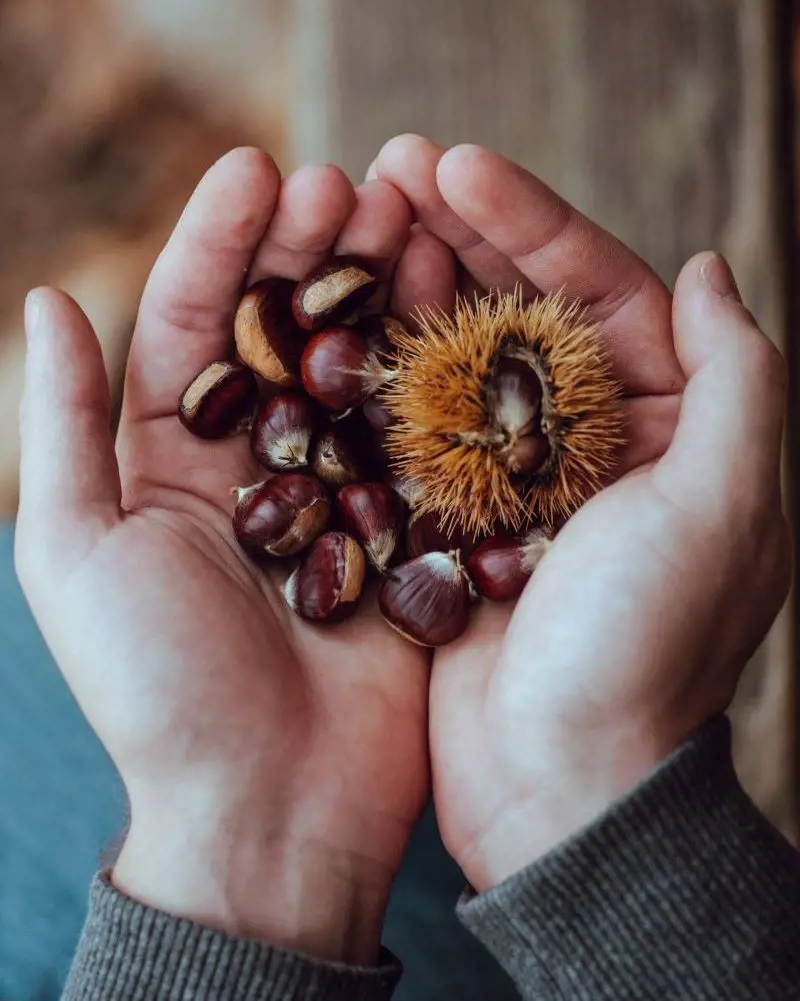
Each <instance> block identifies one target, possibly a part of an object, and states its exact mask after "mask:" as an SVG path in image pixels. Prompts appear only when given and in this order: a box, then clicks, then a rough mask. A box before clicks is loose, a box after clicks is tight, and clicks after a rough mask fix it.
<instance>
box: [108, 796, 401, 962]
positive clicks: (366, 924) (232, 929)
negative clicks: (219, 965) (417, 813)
mask: <svg viewBox="0 0 800 1001" xmlns="http://www.w3.org/2000/svg"><path fill="white" fill-rule="evenodd" d="M392 876H393V873H391V872H388V871H387V870H385V869H384V868H383V867H382V866H380V865H379V864H378V863H376V862H375V861H374V860H371V859H368V858H366V857H363V856H360V855H358V854H357V853H355V852H351V851H347V850H343V849H341V848H337V847H336V846H333V845H330V844H328V843H326V842H325V841H324V840H321V839H318V838H315V837H306V836H304V835H302V834H300V833H293V832H292V831H291V830H290V829H289V828H288V826H287V825H284V824H283V823H276V822H275V819H274V816H271V815H270V811H269V810H266V809H263V808H261V807H259V809H258V811H248V812H239V811H238V810H230V811H225V812H211V811H208V810H207V809H199V810H194V809H192V808H186V807H185V805H184V806H182V807H179V806H177V805H175V804H172V805H169V806H167V805H166V804H164V805H163V806H162V807H161V808H156V805H155V804H148V806H146V807H145V806H143V805H142V804H141V803H139V804H134V805H133V809H132V816H131V824H130V828H129V830H128V832H127V835H126V838H125V842H124V844H123V847H122V850H121V852H120V855H119V858H118V860H117V863H116V865H115V866H114V869H113V872H112V877H111V878H112V882H113V883H114V885H115V886H116V887H117V888H118V889H119V890H121V891H122V892H123V893H125V894H126V895H127V896H129V897H131V898H132V899H134V900H137V901H139V902H140V903H143V904H145V905H147V906H149V907H154V908H157V909H158V910H162V911H165V912H167V913H169V914H172V915H174V916H176V917H182V918H186V919H188V920H191V921H195V922H197V923H198V924H203V925H206V926H208V927H212V928H216V929H218V930H220V931H224V932H227V933H228V934H231V935H237V936H241V937H246V938H254V939H259V940H262V941H266V942H269V943H270V944H272V945H275V946H278V947H280V948H284V949H291V950H294V951H297V952H302V953H305V954H306V955H310V956H314V957H317V958H320V959H326V960H331V961H338V962H343V963H348V964H350V965H364V966H369V965H374V964H375V963H376V962H377V959H378V953H379V950H380V938H381V930H382V925H383V918H384V914H385V910H386V906H387V902H388V897H389V891H390V889H391V880H392Z"/></svg>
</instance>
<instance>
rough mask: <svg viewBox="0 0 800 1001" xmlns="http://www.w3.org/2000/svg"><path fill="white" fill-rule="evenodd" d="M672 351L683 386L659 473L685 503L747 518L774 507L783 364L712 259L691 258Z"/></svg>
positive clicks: (677, 303) (681, 283) (679, 290)
mask: <svg viewBox="0 0 800 1001" xmlns="http://www.w3.org/2000/svg"><path fill="white" fill-rule="evenodd" d="M674 317H675V321H674V326H675V347H676V350H677V353H678V357H679V359H680V361H681V364H682V365H683V368H684V370H685V372H686V376H687V378H688V383H687V386H686V390H685V392H684V394H683V402H682V405H681V412H680V418H679V421H678V427H677V430H676V432H675V437H674V439H673V442H672V445H671V446H670V448H669V450H668V451H667V454H666V455H665V456H664V458H663V459H662V460H661V462H660V463H659V464H658V465H657V466H656V469H655V473H656V475H657V477H658V480H659V482H660V483H661V484H662V485H663V486H664V487H665V489H669V490H671V491H672V494H673V495H674V496H678V497H679V498H680V500H681V501H682V502H685V501H686V500H694V501H696V502H698V503H701V504H705V505H706V507H707V509H708V510H716V509H717V507H718V506H719V504H720V503H722V502H724V503H731V504H735V505H737V506H738V507H739V508H740V510H741V511H742V512H743V514H744V516H745V517H749V516H751V515H752V514H753V512H755V511H756V510H758V509H759V507H760V506H762V505H764V504H765V503H771V504H778V503H779V499H780V492H779V480H780V459H781V439H782V434H783V422H784V416H785V408H786V383H787V372H786V364H785V362H784V361H783V358H782V357H781V355H780V353H779V352H778V350H777V348H776V347H775V346H774V345H773V344H772V343H771V342H770V341H769V339H768V338H767V337H766V336H765V335H764V334H763V333H762V332H761V330H760V329H759V328H758V326H757V324H756V322H755V320H754V319H753V317H752V315H751V314H750V313H749V312H748V311H747V310H746V309H745V308H744V306H742V304H741V301H740V299H739V295H738V292H737V290H736V286H735V283H734V281H733V276H732V275H731V272H730V269H729V268H728V265H727V264H726V263H725V261H724V260H723V259H722V258H721V257H719V256H718V255H716V254H713V253H704V254H699V255H697V256H696V257H694V258H692V260H691V261H689V263H688V264H686V265H685V267H684V268H683V270H682V271H681V273H680V275H679V277H678V282H677V284H676V287H675V299H674Z"/></svg>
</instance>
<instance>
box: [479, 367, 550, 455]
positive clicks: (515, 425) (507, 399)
mask: <svg viewBox="0 0 800 1001" xmlns="http://www.w3.org/2000/svg"><path fill="white" fill-rule="evenodd" d="M486 401H487V405H488V408H489V414H490V417H491V418H492V421H493V423H494V424H496V425H497V426H498V427H500V428H501V429H502V430H503V431H505V432H506V433H507V434H508V435H510V436H511V437H514V438H515V437H517V436H520V435H526V434H530V433H531V432H532V431H534V430H538V429H539V421H538V417H539V410H540V408H541V405H542V383H541V381H540V380H539V376H538V375H537V374H536V373H535V372H534V370H533V369H532V368H531V366H530V365H529V364H528V363H527V362H526V361H522V359H520V358H506V357H503V358H500V359H499V360H498V362H497V364H496V365H495V367H494V369H493V371H492V373H491V375H490V377H489V381H488V383H487V386H486Z"/></svg>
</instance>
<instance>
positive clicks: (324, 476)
mask: <svg viewBox="0 0 800 1001" xmlns="http://www.w3.org/2000/svg"><path fill="white" fill-rule="evenodd" d="M352 430H353V426H352V425H351V424H350V423H346V424H333V425H332V426H331V427H329V428H328V430H327V431H325V432H324V433H323V434H321V435H320V436H319V438H318V439H317V440H316V442H315V443H314V446H313V449H312V469H313V470H314V474H315V475H316V476H318V477H319V478H320V479H321V480H322V482H323V483H327V485H328V486H329V487H333V488H334V489H337V488H339V487H343V486H346V485H347V484H348V483H357V482H358V481H359V480H367V479H369V478H370V473H371V469H370V464H369V462H368V460H367V458H366V455H365V448H364V445H363V443H361V442H356V440H355V437H354V435H353V434H352Z"/></svg>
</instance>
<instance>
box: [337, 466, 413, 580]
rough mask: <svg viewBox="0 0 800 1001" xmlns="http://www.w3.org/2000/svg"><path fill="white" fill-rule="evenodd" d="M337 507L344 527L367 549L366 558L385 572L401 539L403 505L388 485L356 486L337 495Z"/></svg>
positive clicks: (403, 521)
mask: <svg viewBox="0 0 800 1001" xmlns="http://www.w3.org/2000/svg"><path fill="white" fill-rule="evenodd" d="M336 507H337V511H338V514H339V516H340V518H341V521H342V523H343V525H344V527H345V528H346V529H347V531H348V532H349V533H350V534H351V535H352V536H353V537H354V538H355V539H357V540H358V541H359V542H360V543H361V545H362V546H363V547H364V551H365V553H366V554H367V559H368V560H369V561H370V563H371V564H372V565H373V566H374V567H375V569H376V570H378V571H379V572H383V571H384V570H385V569H386V568H387V567H388V566H389V564H390V563H391V561H392V558H393V556H394V554H395V551H396V549H397V545H398V542H399V541H400V540H401V539H402V535H403V525H404V523H405V505H404V504H403V502H402V501H401V500H400V498H399V497H398V496H397V494H396V493H395V492H394V490H392V489H391V487H388V486H387V485H386V484H385V483H353V484H351V485H350V486H347V487H342V489H341V490H340V491H339V493H338V494H337V495H336Z"/></svg>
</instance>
